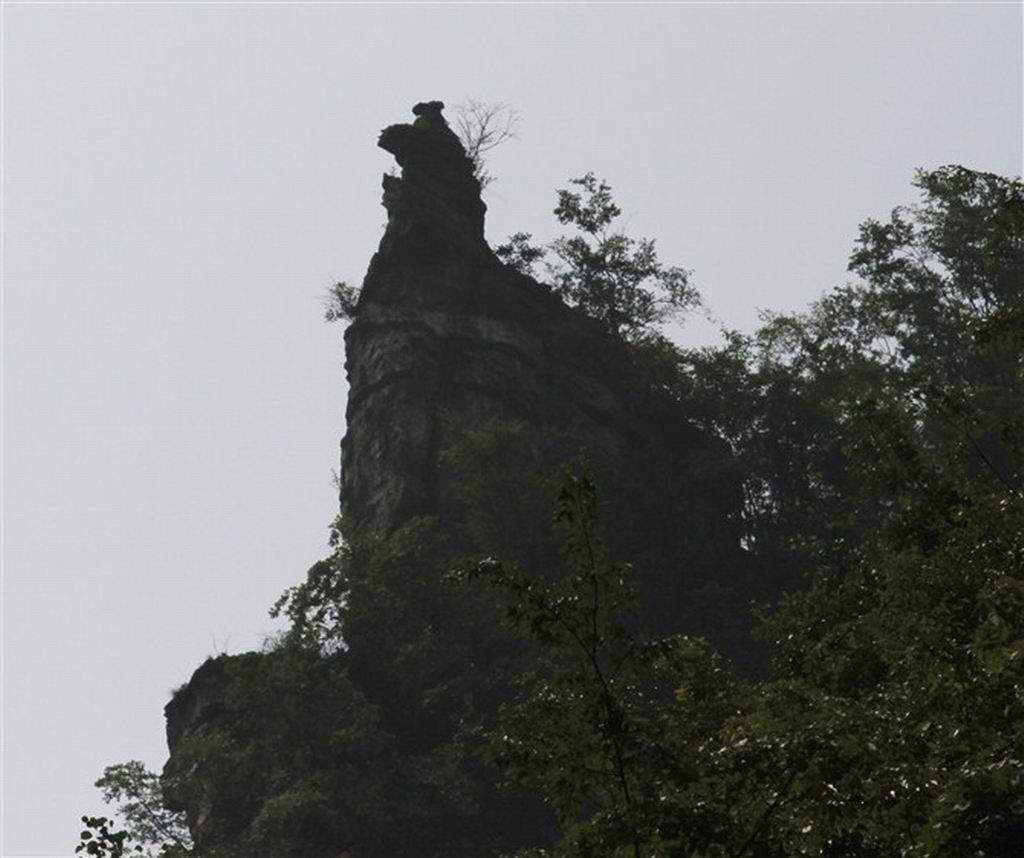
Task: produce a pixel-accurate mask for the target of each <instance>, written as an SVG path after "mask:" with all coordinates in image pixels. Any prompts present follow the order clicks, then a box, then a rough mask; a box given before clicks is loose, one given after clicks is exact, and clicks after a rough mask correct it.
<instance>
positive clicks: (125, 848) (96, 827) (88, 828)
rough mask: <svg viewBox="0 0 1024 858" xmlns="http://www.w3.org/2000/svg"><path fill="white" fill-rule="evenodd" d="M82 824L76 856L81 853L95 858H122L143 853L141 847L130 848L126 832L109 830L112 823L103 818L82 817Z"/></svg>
mask: <svg viewBox="0 0 1024 858" xmlns="http://www.w3.org/2000/svg"><path fill="white" fill-rule="evenodd" d="M82 824H83V825H84V826H85V828H84V829H83V831H82V832H81V834H79V844H78V845H77V846H76V847H75V853H76V854H78V853H79V852H81V853H84V854H86V855H94V856H96V858H122V856H124V855H130V854H133V853H140V852H142V851H143V847H142V846H130V845H129V842H128V832H127V831H118V830H116V829H114V828H111V826H112V825H113V824H114V823H113V821H112V820H110V819H107V817H105V816H83V817H82Z"/></svg>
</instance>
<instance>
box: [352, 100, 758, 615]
mask: <svg viewBox="0 0 1024 858" xmlns="http://www.w3.org/2000/svg"><path fill="white" fill-rule="evenodd" d="M441 107H442V105H441V103H440V102H429V103H426V104H419V105H417V106H416V107H415V108H414V111H413V112H414V113H415V114H417V117H418V118H417V119H416V120H415V122H413V123H412V124H411V125H392V126H390V127H389V128H387V129H385V130H384V132H383V133H382V134H381V136H380V140H379V144H378V145H380V146H381V147H382V148H384V149H386V150H388V151H389V152H391V153H393V154H394V155H395V158H396V160H397V161H398V164H399V166H400V167H401V168H402V173H401V177H396V176H388V175H386V176H385V177H384V199H383V203H384V206H385V208H386V209H387V211H388V225H387V229H386V231H385V234H384V237H383V239H382V240H381V244H380V248H379V250H378V251H377V253H376V254H375V255H374V257H373V260H372V261H371V263H370V266H369V270H368V272H367V275H366V278H365V281H364V283H363V288H362V291H361V294H360V299H359V302H358V305H357V308H356V313H355V319H354V322H353V323H352V324H351V325H350V326H349V328H348V330H347V331H346V334H345V344H346V358H347V360H346V369H347V372H348V378H349V382H350V389H349V399H348V408H347V412H346V420H347V434H346V435H345V439H344V441H343V443H342V469H341V508H342V517H343V518H342V520H343V524H344V527H345V530H346V532H347V533H365V532H367V531H371V532H377V533H383V534H387V533H390V532H391V531H393V530H394V529H395V528H396V527H397V526H399V525H401V524H402V523H403V522H405V521H407V520H408V519H409V518H410V517H412V516H416V515H431V516H436V517H438V518H439V519H440V520H441V522H442V524H443V525H444V526H446V527H449V528H451V529H456V530H457V529H459V528H461V527H462V526H463V525H464V524H465V519H466V518H467V509H466V503H465V501H466V497H465V492H461V491H460V484H459V476H460V474H459V473H458V469H457V468H452V467H450V459H451V457H450V455H448V454H449V453H450V452H451V451H452V449H459V447H460V441H463V440H465V439H466V438H472V436H473V434H474V433H480V432H483V431H486V430H485V427H487V426H491V427H493V426H495V425H496V424H504V425H505V426H514V427H516V429H517V434H518V440H519V446H520V447H521V448H523V450H522V451H521V454H522V455H523V456H525V458H524V459H521V460H520V461H519V462H518V467H516V468H514V469H511V470H516V471H518V472H519V477H518V479H528V478H529V477H530V476H531V475H532V476H533V477H534V478H537V479H538V480H539V479H540V478H541V477H542V476H544V475H546V474H549V473H550V472H551V470H552V469H553V467H554V466H555V465H556V464H557V461H555V460H556V459H559V458H567V457H571V456H575V455H580V454H583V455H586V456H588V457H589V458H591V459H592V460H593V461H594V463H595V466H596V467H597V470H598V474H599V478H600V479H601V485H602V489H603V496H604V497H605V499H606V501H607V503H606V512H605V521H606V523H607V524H608V525H609V527H608V528H607V529H608V530H609V531H614V532H615V534H618V535H617V536H613V537H612V544H613V547H614V548H615V549H616V550H617V552H618V555H619V556H620V557H622V558H623V559H626V560H631V561H634V562H635V563H636V565H637V570H638V575H639V577H640V583H641V590H642V591H644V592H646V593H647V595H648V596H649V597H650V598H647V599H645V601H646V602H647V603H648V608H649V609H650V610H648V611H646V612H645V613H646V619H647V620H648V621H650V622H652V623H653V624H654V625H655V626H657V627H661V628H664V629H666V630H669V629H671V630H676V629H678V628H679V626H680V618H679V615H678V612H679V611H683V610H685V609H686V608H685V605H684V602H685V601H686V600H684V599H682V594H683V592H684V591H686V590H690V589H692V588H693V587H696V586H703V585H706V584H708V583H709V582H715V583H716V585H718V586H729V585H730V584H731V583H732V581H731V580H730V579H732V578H733V577H734V576H735V575H736V574H737V570H738V568H739V567H742V566H743V565H744V560H743V558H742V556H741V552H740V551H739V547H738V543H739V532H738V518H739V509H740V503H741V498H740V489H739V481H738V479H736V476H735V474H733V473H732V472H731V471H730V461H729V454H728V451H727V450H726V449H725V446H724V445H723V444H721V443H720V442H718V441H717V440H716V439H713V438H710V437H708V436H707V435H706V434H704V433H702V432H700V431H698V430H697V429H696V428H695V427H694V426H693V425H692V423H691V422H690V421H689V420H688V418H687V410H686V405H685V403H680V402H677V401H675V400H673V399H672V398H671V397H670V396H669V395H668V394H667V393H665V392H663V391H660V390H658V389H656V388H655V387H654V386H653V385H652V384H651V383H650V381H649V380H646V379H645V378H644V374H643V368H642V366H640V365H639V358H638V355H637V354H636V351H635V350H634V349H632V348H631V347H630V346H628V345H627V344H626V343H625V342H623V341H622V340H620V339H618V338H616V337H614V336H611V335H609V334H607V333H606V332H605V330H604V329H603V328H602V326H601V325H600V324H598V323H597V322H595V321H594V320H593V319H590V318H588V317H587V316H585V315H584V314H583V313H582V312H580V311H578V310H575V309H572V308H569V307H568V306H566V305H565V304H564V303H563V302H562V301H561V300H560V299H559V298H558V297H557V296H556V295H554V294H553V293H552V292H551V290H550V289H549V288H548V287H546V286H544V285H541V284H539V283H537V282H536V281H535V280H533V279H531V278H530V277H527V276H524V275H523V274H521V273H519V272H518V271H516V270H514V269H513V268H511V267H509V266H506V265H505V264H503V263H502V262H501V261H500V260H499V259H498V258H497V257H496V256H495V255H494V253H493V252H492V251H491V250H490V248H489V247H488V246H487V243H486V242H485V240H484V236H483V217H484V212H485V206H484V204H483V202H482V201H481V200H480V195H479V193H480V188H479V184H478V183H477V181H476V180H475V179H474V178H473V165H472V163H471V161H470V160H469V159H468V158H467V157H466V155H465V153H464V151H463V149H462V146H461V145H460V143H459V141H458V139H457V138H456V136H455V134H454V133H453V132H452V131H451V129H450V128H449V127H448V125H447V123H446V122H445V120H444V118H443V116H442V114H441ZM514 434H515V433H514ZM492 452H493V451H492ZM499 453H500V451H499ZM497 457H498V458H500V455H499V456H497ZM494 458H495V456H493V455H492V457H491V460H492V462H493V460H494ZM463 464H464V467H463V470H464V471H465V469H466V467H465V463H463ZM478 464H479V465H480V468H481V469H487V466H488V464H490V463H489V462H487V461H481V462H479V463H478ZM463 476H465V474H463ZM506 476H507V474H506ZM496 478H497V477H496ZM512 488H513V487H511V486H508V485H506V486H504V487H501V488H499V489H498V491H497V492H496V497H501V496H504V497H505V498H506V500H507V502H508V503H511V502H512V496H513V495H514V494H516V493H515V492H514V491H511V489H512ZM538 491H540V492H541V493H542V494H543V498H542V500H541V502H540V503H539V507H540V509H539V511H537V513H536V514H537V515H539V516H540V521H539V522H527V521H521V522H520V524H521V525H522V527H523V530H524V536H525V533H526V531H536V530H537V529H540V530H544V529H546V528H547V527H548V523H549V520H550V517H549V512H548V511H549V509H550V506H549V503H550V494H549V492H548V490H547V489H546V488H543V489H538ZM460 499H461V501H462V503H460ZM523 517H524V516H520V518H523ZM525 517H526V518H529V515H526V516H525ZM612 525H613V526H612ZM475 536H476V537H477V538H475V539H474V538H470V539H469V540H468V544H467V548H472V549H483V550H488V551H496V550H502V551H504V552H506V553H511V554H513V555H516V556H517V559H527V555H525V554H523V553H521V552H520V551H518V550H517V549H516V546H515V544H514V543H515V539H514V538H511V539H508V540H506V541H505V544H501V545H480V544H479V542H480V539H479V534H476V535H475ZM652 553H653V554H656V555H657V557H658V562H657V566H658V567H659V568H658V569H657V570H655V569H653V568H651V564H650V563H646V562H645V557H646V556H648V555H651V554H652ZM667 567H673V568H667ZM645 577H646V578H648V579H649V580H647V581H646V582H645V581H644V578H645ZM645 584H646V586H645ZM690 603H692V600H690ZM701 631H702V632H707V631H711V632H712V633H713V632H714V630H713V629H704V628H702V629H701Z"/></svg>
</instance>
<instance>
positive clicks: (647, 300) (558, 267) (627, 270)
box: [495, 173, 700, 341]
mask: <svg viewBox="0 0 1024 858" xmlns="http://www.w3.org/2000/svg"><path fill="white" fill-rule="evenodd" d="M570 184H571V185H574V186H575V187H576V188H579V189H580V190H578V191H577V190H573V189H569V190H566V189H563V190H560V191H558V205H557V206H556V207H555V216H556V217H557V218H558V221H559V223H561V224H565V225H569V226H573V227H575V228H576V229H577V230H578V232H577V234H575V235H571V236H562V237H560V238H557V239H555V240H554V241H552V242H551V243H550V244H548V245H547V246H546V247H535V246H533V245H531V244H530V238H531V236H530V234H529V233H524V232H519V233H516V234H515V235H513V236H511V237H510V238H509V240H508V242H506V243H505V244H503V245H500V246H498V247H497V248H496V249H495V253H496V254H497V255H498V257H499V258H500V259H502V260H503V261H504V262H506V263H507V264H509V265H512V266H513V267H515V268H516V269H518V270H519V271H522V272H523V273H525V274H530V275H531V276H532V274H533V273H534V266H535V264H536V263H537V262H538V261H540V260H542V259H543V258H544V257H545V256H546V254H547V253H548V252H550V253H551V254H552V255H553V256H554V258H555V261H553V262H549V263H546V269H547V274H548V277H549V278H550V280H551V285H552V287H553V289H554V290H555V292H556V293H557V294H558V295H560V296H561V297H562V298H563V299H564V300H565V301H566V302H567V303H568V304H569V305H570V306H573V307H579V308H580V309H581V310H582V311H583V312H584V313H586V314H587V315H588V316H591V317H592V318H594V319H597V320H598V321H600V322H601V323H602V324H603V325H604V326H605V328H607V330H608V331H609V332H610V333H612V334H615V335H616V336H619V337H622V338H624V339H628V340H631V341H633V340H637V339H640V338H643V337H644V336H648V335H651V334H652V333H654V332H656V330H657V328H658V326H659V325H661V324H662V323H664V322H666V321H668V320H670V319H672V318H677V317H680V316H681V315H683V314H685V313H687V312H689V311H691V310H693V309H695V308H696V307H698V306H699V305H700V297H699V295H698V294H697V291H696V290H695V289H694V288H693V287H692V286H691V285H690V274H689V272H688V271H685V270H683V269H682V268H676V267H672V266H665V265H663V264H662V263H661V261H660V260H659V259H658V254H657V252H656V250H655V244H654V240H653V239H645V238H642V239H634V238H630V237H629V236H627V235H626V234H625V233H624V232H622V231H620V230H617V229H615V228H614V226H613V225H614V222H615V219H616V218H617V217H618V216H619V215H620V214H622V211H621V209H620V208H619V207H618V205H616V203H615V201H614V200H613V199H612V195H611V186H609V185H608V184H607V183H606V182H605V181H603V180H601V181H598V180H597V179H596V178H595V177H594V174H593V173H587V174H586V175H585V176H582V177H581V178H578V179H571V180H570Z"/></svg>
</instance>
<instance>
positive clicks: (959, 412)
mask: <svg viewBox="0 0 1024 858" xmlns="http://www.w3.org/2000/svg"><path fill="white" fill-rule="evenodd" d="M918 184H919V186H920V187H921V188H922V190H923V191H924V193H925V197H924V200H923V202H922V204H921V205H920V206H918V207H915V208H913V209H905V210H898V211H897V212H896V213H894V215H893V218H892V220H891V221H890V223H889V224H886V225H885V226H881V225H879V224H874V223H870V222H869V223H868V224H866V225H865V227H864V229H863V230H862V232H861V238H860V241H859V243H858V248H857V250H856V251H855V253H854V256H853V258H852V260H851V267H852V268H853V269H854V270H855V271H856V272H857V273H860V274H861V275H862V277H863V278H864V280H863V281H862V282H861V283H859V284H854V285H852V286H848V287H845V288H843V289H840V290H836V291H835V292H834V293H832V294H831V295H829V296H827V297H826V298H825V299H823V300H822V301H821V302H819V303H818V304H817V305H816V306H815V307H814V308H812V311H811V312H810V313H809V314H807V315H806V316H802V317H792V316H791V317H781V316H780V317H772V318H770V319H768V320H767V322H766V324H765V326H764V327H763V328H762V329H761V331H759V332H758V333H757V334H756V335H754V336H752V337H739V336H734V337H733V338H731V340H730V341H729V342H727V344H726V346H725V347H724V348H722V349H719V350H705V351H703V352H700V353H697V354H691V355H683V356H682V358H681V361H680V362H681V365H682V366H683V367H684V369H687V370H688V372H689V373H690V374H689V376H688V377H684V378H683V379H681V380H680V382H679V385H680V387H679V389H680V391H682V392H683V393H689V395H692V396H695V398H696V403H695V411H696V413H697V414H699V415H700V416H701V418H702V419H704V420H706V421H707V424H708V425H709V426H717V427H718V428H719V431H721V432H722V434H723V435H724V436H725V437H727V438H728V439H729V440H730V441H731V443H732V444H733V445H734V448H735V449H736V451H737V454H738V455H739V456H741V457H743V461H744V463H745V465H746V466H747V468H748V469H749V470H748V508H747V515H748V522H749V524H748V527H749V528H750V529H749V530H748V545H749V546H750V548H751V549H752V550H753V551H754V552H755V553H757V554H758V555H759V556H761V557H762V558H766V557H767V558H769V559H772V560H773V561H775V562H781V561H782V560H783V559H784V558H785V551H786V548H787V547H792V546H795V545H797V544H800V542H799V541H800V540H802V545H803V552H802V554H800V555H794V554H793V553H792V551H791V552H790V555H791V556H792V557H794V558H798V562H799V564H800V565H801V566H802V567H803V568H805V569H806V568H808V567H809V566H810V565H811V564H813V565H814V566H815V567H816V569H817V572H816V574H815V576H814V579H813V583H812V586H811V587H810V589H808V590H806V591H805V592H801V593H795V594H794V595H792V596H790V597H789V598H788V599H786V600H785V601H784V602H783V604H782V605H781V607H780V609H779V610H778V611H777V612H776V613H775V614H774V615H773V616H771V617H770V618H769V619H768V621H767V623H766V625H765V632H764V633H765V635H766V636H767V637H768V638H770V640H771V641H772V643H773V645H774V647H775V649H776V669H775V673H774V674H773V675H772V676H770V677H768V678H766V679H764V680H762V681H760V682H749V681H748V682H745V683H744V682H737V681H736V680H735V679H733V678H732V677H730V676H729V675H728V673H727V672H725V671H723V670H721V669H719V668H718V667H717V665H716V661H715V658H714V656H713V655H712V654H711V653H710V651H709V650H708V649H707V647H706V646H705V645H702V644H700V643H699V642H695V641H693V640H689V639H685V638H682V639H680V638H676V639H670V640H664V641H649V640H647V639H645V638H644V637H643V636H642V635H638V634H637V633H636V632H635V631H633V625H632V623H631V622H630V621H629V619H628V613H629V610H630V609H631V603H630V599H629V595H628V594H629V583H628V576H627V574H626V570H625V568H624V567H621V566H617V565H616V564H613V563H611V562H610V561H609V560H608V558H607V554H606V552H605V551H604V549H603V548H601V547H600V545H601V544H600V542H598V541H596V540H595V538H594V534H595V533H596V527H597V525H596V518H595V515H594V510H595V508H596V507H595V504H594V501H593V497H594V494H593V486H592V485H591V484H590V481H589V479H588V478H587V476H586V475H585V474H584V475H582V476H577V477H575V478H571V479H570V480H569V482H568V483H566V485H565V487H564V488H563V493H562V498H561V501H560V507H559V509H560V511H561V512H562V515H561V518H562V521H563V525H564V524H565V523H568V524H569V527H568V529H567V530H565V536H566V555H567V562H568V571H567V575H566V578H565V580H564V582H561V583H545V582H544V580H542V579H538V578H537V577H535V576H527V575H525V574H523V573H521V572H519V571H518V570H516V569H515V568H513V567H509V566H508V565H506V564H501V563H498V562H496V561H488V562H485V563H482V564H478V565H477V566H476V567H474V568H473V569H472V570H471V574H470V577H485V578H487V579H488V580H490V581H492V582H494V583H495V584H496V585H497V586H498V587H499V588H500V589H501V590H503V591H505V592H507V593H509V594H511V595H512V596H513V603H512V605H511V607H510V608H509V611H508V616H509V619H510V621H511V622H512V623H513V624H514V625H515V626H516V627H517V628H519V629H520V630H521V631H522V632H524V633H525V634H527V635H529V636H530V637H532V638H534V639H535V640H537V641H539V642H540V643H542V644H543V645H544V646H545V648H546V652H547V659H546V660H545V661H544V662H542V664H541V666H540V667H539V668H538V669H537V670H536V671H535V673H534V674H532V675H531V676H530V677H528V678H527V679H526V680H525V681H524V685H523V689H522V694H521V696H520V698H519V700H518V701H517V702H516V703H513V704H510V705H508V706H507V707H505V709H504V710H503V721H502V724H501V725H500V727H499V729H498V730H497V731H495V732H494V733H493V734H492V751H491V753H492V756H493V759H494V760H495V761H496V762H497V763H498V764H499V765H500V766H501V767H502V768H503V770H504V771H505V772H506V774H507V775H508V776H509V777H511V778H513V779H515V780H519V781H525V782H528V783H532V784H535V785H536V786H537V787H538V788H540V789H541V790H542V791H543V792H544V794H545V796H546V797H547V800H548V801H549V802H550V803H551V805H552V806H553V807H554V808H555V809H556V810H557V811H558V814H559V819H560V822H561V825H562V837H561V839H560V841H559V843H558V845H557V846H556V847H555V848H554V849H553V850H551V851H548V852H544V853H542V854H547V855H565V856H583V855H610V856H614V855H633V856H636V855H640V854H643V855H656V856H662V855H664V856H669V855H671V856H697V855H700V856H710V855H716V856H740V855H756V856H772V858H774V856H779V858H781V856H790V855H795V854H801V855H803V854H806V855H822V856H865V858H868V856H872V857H873V856H878V855H907V856H929V858H947V856H948V858H959V856H964V855H977V856H982V855H984V856H1007V858H1009V856H1013V855H1016V854H1018V852H1019V849H1020V843H1021V842H1024V759H1022V756H1021V753H1020V748H1021V747H1024V695H1022V693H1021V689H1022V688H1024V661H1022V659H1024V621H1022V617H1024V610H1022V608H1024V500H1022V497H1021V441H1020V437H1021V433H1020V425H1021V414H1022V400H1024V397H1022V395H1021V381H1022V372H1021V367H1024V353H1022V347H1024V326H1022V325H1021V319H1022V316H1021V314H1020V312H1019V306H1020V303H1021V295H1020V290H1021V288H1024V264H1022V262H1024V218H1022V217H1021V215H1020V212H1021V210H1022V206H1021V199H1022V189H1021V185H1020V183H1019V182H1011V181H1009V180H1005V179H1000V178H998V177H994V176H991V175H987V174H977V173H972V172H970V171H967V170H964V169H962V168H944V169H942V170H939V171H936V172H934V173H928V174H921V175H920V176H919V178H918ZM961 248H962V249H963V250H962V251H961ZM698 371H699V372H698ZM701 409H703V410H701ZM568 499H572V503H571V504H568ZM567 509H572V510H573V512H572V513H570V514H567V513H566V510H567ZM766 546H767V547H769V548H772V549H773V550H772V551H766ZM602 605H604V607H602ZM623 612H625V614H624V613H623ZM649 652H656V653H659V654H661V655H662V658H663V660H662V661H661V662H651V661H645V660H644V658H642V657H641V654H644V653H649ZM666 653H671V654H672V655H673V657H672V658H671V659H668V660H664V654H666ZM695 666H696V668H697V670H696V675H697V676H698V677H699V681H696V682H695V681H694V679H693V676H694V674H693V670H694V667H695ZM656 668H657V669H656ZM659 670H660V671H661V672H659ZM688 671H689V672H688ZM670 688H674V689H676V694H675V695H670V694H666V693H665V689H670ZM709 701H710V703H709ZM523 854H528V853H523ZM529 854H540V853H529Z"/></svg>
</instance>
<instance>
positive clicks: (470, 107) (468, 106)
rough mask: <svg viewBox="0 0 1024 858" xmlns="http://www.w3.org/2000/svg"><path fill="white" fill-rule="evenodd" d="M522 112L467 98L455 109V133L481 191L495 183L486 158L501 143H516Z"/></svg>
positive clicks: (495, 102) (503, 104)
mask: <svg viewBox="0 0 1024 858" xmlns="http://www.w3.org/2000/svg"><path fill="white" fill-rule="evenodd" d="M518 128H519V111H518V110H516V109H515V108H514V107H510V106H509V105H507V104H505V103H504V102H501V101H494V102H484V101H478V100H477V99H475V98H467V99H466V103H465V104H458V105H456V106H455V129H454V131H455V133H456V134H457V135H458V137H459V140H460V141H461V142H462V148H464V149H465V150H466V155H467V156H468V157H469V160H471V161H472V162H473V175H474V176H476V179H477V181H478V182H480V188H481V190H483V189H485V188H486V187H487V186H488V185H490V184H491V183H492V182H494V181H496V180H495V178H494V176H492V175H491V173H490V172H489V171H488V169H487V167H486V165H485V164H484V155H486V154H487V153H488V152H490V151H492V150H493V149H496V148H497V147H498V146H500V145H501V144H502V143H507V142H508V141H509V140H515V139H516V138H517V137H518V136H519V135H518Z"/></svg>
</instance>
